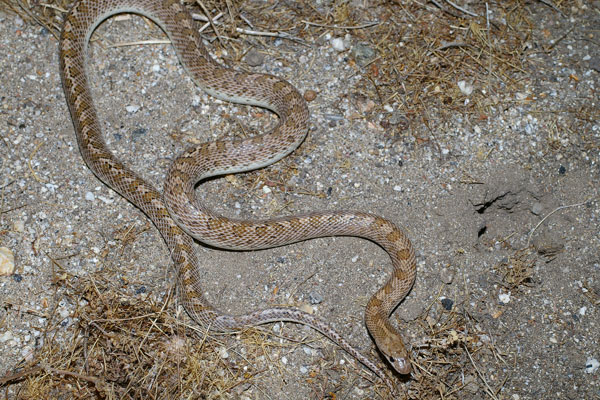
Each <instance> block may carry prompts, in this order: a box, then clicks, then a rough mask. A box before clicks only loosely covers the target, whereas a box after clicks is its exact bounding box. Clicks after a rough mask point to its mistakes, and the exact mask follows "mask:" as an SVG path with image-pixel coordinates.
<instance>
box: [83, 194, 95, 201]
mask: <svg viewBox="0 0 600 400" xmlns="http://www.w3.org/2000/svg"><path fill="white" fill-rule="evenodd" d="M85 199H86V200H88V201H94V200H96V196H94V193H92V192H86V193H85Z"/></svg>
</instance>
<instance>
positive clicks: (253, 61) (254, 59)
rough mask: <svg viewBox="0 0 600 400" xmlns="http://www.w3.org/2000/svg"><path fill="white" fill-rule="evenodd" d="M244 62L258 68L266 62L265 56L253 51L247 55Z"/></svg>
mask: <svg viewBox="0 0 600 400" xmlns="http://www.w3.org/2000/svg"><path fill="white" fill-rule="evenodd" d="M244 61H246V64H248V65H249V66H251V67H258V66H259V65H262V64H263V62H265V56H264V55H263V54H261V53H259V52H258V51H256V50H254V49H252V50H250V51H249V52H248V53H246V57H244Z"/></svg>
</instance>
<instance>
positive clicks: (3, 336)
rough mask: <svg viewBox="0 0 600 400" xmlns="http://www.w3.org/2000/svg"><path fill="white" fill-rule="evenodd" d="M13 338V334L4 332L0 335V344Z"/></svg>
mask: <svg viewBox="0 0 600 400" xmlns="http://www.w3.org/2000/svg"><path fill="white" fill-rule="evenodd" d="M12 338H13V334H12V332H11V331H6V332H4V333H3V334H1V335H0V343H4V342H8V341H9V340H11V339H12Z"/></svg>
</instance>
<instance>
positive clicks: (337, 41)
mask: <svg viewBox="0 0 600 400" xmlns="http://www.w3.org/2000/svg"><path fill="white" fill-rule="evenodd" d="M331 46H332V47H333V48H334V49H335V50H337V51H344V50H346V44H345V43H344V39H342V38H333V39H331Z"/></svg>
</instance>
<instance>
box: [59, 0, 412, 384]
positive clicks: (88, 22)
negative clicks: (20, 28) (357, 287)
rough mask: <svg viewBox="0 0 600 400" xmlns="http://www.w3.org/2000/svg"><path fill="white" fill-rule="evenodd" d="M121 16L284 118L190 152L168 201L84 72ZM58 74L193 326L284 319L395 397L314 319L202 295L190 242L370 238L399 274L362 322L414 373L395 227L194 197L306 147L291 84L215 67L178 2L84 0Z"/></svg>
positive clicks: (64, 38)
mask: <svg viewBox="0 0 600 400" xmlns="http://www.w3.org/2000/svg"><path fill="white" fill-rule="evenodd" d="M124 12H132V13H137V14H141V15H143V16H146V17H148V18H150V19H151V20H152V21H154V22H155V23H157V24H158V25H159V26H160V27H161V28H162V30H163V31H164V32H166V34H167V35H168V37H169V38H170V39H171V42H172V44H173V46H174V47H175V50H176V52H177V55H178V57H179V60H180V62H181V64H182V65H183V66H184V68H185V69H186V70H187V71H188V73H189V74H190V75H191V76H192V78H193V79H194V81H195V83H196V84H197V85H198V86H199V87H201V88H202V89H203V90H204V91H206V92H207V93H209V94H210V95H213V96H215V97H218V98H221V99H224V100H228V101H232V102H236V103H243V104H252V105H257V106H261V107H264V108H267V109H270V110H272V111H273V112H275V113H276V114H277V115H278V116H279V123H278V125H277V126H276V127H275V128H274V129H273V130H272V131H270V132H268V133H265V134H263V135H260V136H256V137H252V138H248V139H244V140H234V141H218V142H211V143H205V144H202V145H200V146H197V147H195V148H192V149H189V150H187V151H186V152H185V153H184V154H183V155H182V156H180V157H179V158H178V159H177V160H176V161H175V162H174V163H173V165H172V166H171V168H170V171H169V175H168V177H167V180H166V182H165V187H164V199H163V196H162V195H161V194H160V192H158V191H157V190H156V189H155V188H154V187H153V186H152V185H150V184H149V183H147V182H145V181H144V180H143V179H141V178H140V177H138V176H137V175H136V174H135V173H133V172H132V171H131V170H130V169H128V168H127V167H126V166H125V165H123V164H122V163H121V162H120V161H119V160H118V159H117V158H116V157H114V156H113V154H112V153H111V152H110V151H109V150H108V149H107V147H106V145H105V143H104V140H103V138H102V132H101V129H100V124H99V120H98V117H97V114H96V110H95V107H94V103H93V101H92V96H91V92H90V89H89V84H88V78H87V75H86V56H87V55H86V53H87V46H88V42H89V39H90V37H91V34H92V32H93V31H94V29H95V28H96V27H97V26H98V25H99V24H100V23H101V22H102V21H103V20H104V19H106V18H108V17H110V16H111V15H114V14H117V13H124ZM60 72H61V77H62V82H63V88H64V92H65V96H66V100H67V104H68V106H69V110H70V113H71V118H72V120H73V123H74V126H75V132H76V135H77V141H78V144H79V148H80V151H81V154H82V156H83V159H84V160H85V162H86V163H87V165H88V166H89V168H90V169H91V170H92V171H93V172H94V174H96V175H97V176H98V177H99V178H100V179H101V180H102V181H104V182H105V183H106V184H107V185H109V186H110V187H111V188H113V189H114V190H116V191H117V192H119V193H120V194H121V195H123V196H124V197H125V198H127V199H128V200H129V201H130V202H131V203H133V204H134V205H136V206H137V207H139V208H140V209H141V210H142V211H143V212H144V213H145V214H146V215H147V216H148V217H150V219H151V220H152V221H153V222H154V224H155V225H156V227H157V228H158V229H159V231H160V233H161V235H162V236H163V238H164V240H165V242H166V243H167V245H168V247H169V250H170V252H171V256H172V259H173V261H174V263H175V266H176V269H177V279H178V292H179V298H180V301H181V302H182V304H183V306H184V307H185V309H186V310H187V312H188V313H189V314H190V316H191V317H192V318H193V319H194V320H196V321H197V322H198V323H200V324H201V325H203V326H206V327H209V328H210V329H212V330H216V331H230V330H235V329H240V328H243V327H245V326H251V325H258V324H263V323H266V322H272V321H282V320H286V321H294V322H298V323H303V324H307V325H309V326H311V327H313V328H315V329H317V330H319V331H320V332H322V333H323V334H324V335H326V336H327V337H329V338H330V339H331V340H333V341H334V342H335V343H337V344H338V345H339V346H341V347H342V348H343V349H344V350H346V351H347V352H349V353H350V354H351V355H352V356H354V357H356V358H357V359H358V360H359V361H360V362H361V363H363V364H364V365H366V366H367V367H368V368H369V369H371V370H372V371H374V372H375V373H376V374H377V375H379V376H380V377H381V378H382V379H383V380H384V381H385V383H386V384H387V385H388V386H389V387H390V388H391V389H392V390H394V385H393V383H392V382H391V381H390V379H389V378H388V377H387V376H386V374H385V373H384V372H383V370H382V369H380V368H379V367H378V366H377V365H376V364H375V363H373V362H372V361H370V360H369V359H368V358H366V357H365V356H363V355H362V354H361V353H359V352H358V351H357V350H355V349H354V348H353V347H352V346H351V345H350V344H349V343H348V342H347V341H346V340H344V339H343V338H342V337H341V336H340V335H339V334H337V333H336V332H335V331H334V330H333V329H332V328H331V326H330V325H329V324H327V323H325V322H324V321H322V320H320V319H318V318H316V317H315V316H313V315H310V314H307V313H304V312H302V311H299V310H297V309H293V308H283V307H275V308H268V309H264V310H260V311H255V312H250V313H248V314H245V315H236V316H233V315H227V314H224V313H222V312H220V311H219V310H217V309H216V308H215V307H213V306H212V305H211V304H210V303H209V302H208V301H207V300H206V299H205V298H204V297H203V295H202V285H201V283H202V274H201V273H200V264H199V261H198V256H197V255H196V251H195V250H194V248H193V239H192V238H191V237H190V235H191V236H194V237H195V238H197V239H198V240H200V241H202V242H204V243H207V244H210V245H213V246H216V247H220V248H227V249H240V250H252V249H263V248H269V247H274V246H282V245H285V244H288V243H293V242H297V241H301V240H306V239H310V238H316V237H323V236H334V235H345V236H358V237H363V238H367V239H369V240H372V241H373V242H375V243H377V244H379V245H380V246H381V247H382V248H383V249H384V250H385V251H386V252H387V253H388V254H389V256H390V258H391V260H392V264H393V266H394V269H393V273H392V274H391V277H390V278H389V280H388V281H387V283H386V284H385V285H384V286H383V287H382V288H381V289H379V290H378V291H377V292H376V293H375V294H374V295H373V296H372V297H371V299H370V300H369V302H368V305H367V308H366V314H365V323H366V325H367V327H368V329H369V331H370V333H371V335H372V337H373V339H374V340H375V343H376V344H377V346H378V348H379V349H380V350H381V352H382V353H383V354H384V355H385V356H386V358H387V360H388V361H389V362H390V364H391V365H392V366H393V367H394V368H395V369H396V370H397V371H398V372H400V373H404V374H405V373H409V372H410V363H409V360H408V353H407V351H406V349H405V347H404V344H403V342H402V339H401V336H400V333H399V332H398V330H397V329H396V328H395V327H394V326H393V325H392V324H391V323H390V321H389V315H390V313H391V312H392V311H393V309H394V308H395V307H396V305H397V304H398V303H399V302H400V301H401V300H402V299H403V298H404V297H405V296H406V294H407V293H408V291H409V290H410V288H411V286H412V284H413V282H414V278H415V273H416V262H415V255H414V250H413V247H412V245H411V244H410V241H409V240H408V238H407V237H406V235H405V234H404V233H403V232H402V231H401V230H400V229H399V228H397V227H396V226H395V225H394V224H393V223H391V222H389V221H388V220H385V219H383V218H381V217H378V216H376V215H373V214H367V213H362V212H355V211H337V212H314V213H310V214H306V215H298V216H291V217H281V218H274V219H269V220H264V221H245V220H235V219H228V218H225V217H223V216H220V215H217V214H215V213H213V212H212V211H211V210H209V209H208V208H206V207H205V206H204V205H202V204H201V203H199V201H198V200H197V199H196V198H195V197H194V185H195V183H196V182H198V181H199V180H201V179H204V178H207V177H210V176H214V175H221V174H226V173H234V172H242V171H248V170H252V169H256V168H260V167H263V166H266V165H269V164H271V163H273V162H276V161H277V160H279V159H281V158H282V157H284V156H286V155H287V154H289V153H290V152H292V151H293V150H294V149H295V148H296V147H297V146H299V145H300V143H301V142H302V141H303V139H304V137H305V135H306V133H307V124H308V118H309V113H308V108H307V105H306V102H305V101H304V99H303V98H302V96H301V95H300V94H299V93H298V92H297V91H296V89H295V88H294V87H293V86H291V85H290V84H289V83H287V82H286V81H283V80H281V79H279V78H277V77H274V76H271V75H264V74H247V73H243V72H237V71H234V70H230V69H226V68H224V67H222V66H220V65H218V64H217V63H215V62H214V61H213V59H212V58H211V57H210V55H209V54H208V52H207V51H206V49H205V48H204V46H203V45H202V42H201V39H200V37H199V35H198V33H197V32H196V30H195V29H194V27H193V23H192V21H191V18H190V17H189V15H188V14H187V12H186V11H185V10H184V9H183V7H182V6H181V5H180V3H179V1H178V0H164V1H163V0H82V1H79V2H78V3H76V4H75V5H74V6H73V8H72V9H71V10H70V12H69V14H68V15H67V17H66V20H65V23H64V26H63V30H62V35H61V39H60Z"/></svg>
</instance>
